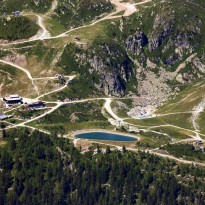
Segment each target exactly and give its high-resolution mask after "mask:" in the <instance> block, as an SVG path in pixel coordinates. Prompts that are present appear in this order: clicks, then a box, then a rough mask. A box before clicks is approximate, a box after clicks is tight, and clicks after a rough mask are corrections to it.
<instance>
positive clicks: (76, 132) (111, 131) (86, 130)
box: [70, 129, 140, 140]
mask: <svg viewBox="0 0 205 205" xmlns="http://www.w3.org/2000/svg"><path fill="white" fill-rule="evenodd" d="M94 132H99V133H108V134H115V135H121V136H127V137H132V138H135V139H136V140H140V137H139V136H136V135H134V134H130V133H124V132H120V131H113V130H103V129H85V130H77V131H72V132H71V133H70V135H71V136H72V137H73V138H74V139H78V138H77V137H76V135H79V134H87V133H94ZM88 140H89V139H88Z"/></svg>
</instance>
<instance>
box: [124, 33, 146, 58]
mask: <svg viewBox="0 0 205 205" xmlns="http://www.w3.org/2000/svg"><path fill="white" fill-rule="evenodd" d="M147 44H148V38H147V36H146V35H145V34H144V33H143V32H136V33H135V34H133V35H130V36H129V37H128V38H127V40H126V49H127V51H130V52H132V53H133V54H138V55H139V54H140V53H141V52H142V50H143V48H144V47H145V46H146V45H147Z"/></svg>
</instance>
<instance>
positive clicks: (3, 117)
mask: <svg viewBox="0 0 205 205" xmlns="http://www.w3.org/2000/svg"><path fill="white" fill-rule="evenodd" d="M11 117H12V115H5V114H3V113H0V120H7V119H9V118H11Z"/></svg>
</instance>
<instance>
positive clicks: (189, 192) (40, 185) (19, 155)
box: [0, 129, 205, 205]
mask: <svg viewBox="0 0 205 205" xmlns="http://www.w3.org/2000/svg"><path fill="white" fill-rule="evenodd" d="M3 138H4V140H5V141H7V144H6V145H5V146H3V147H0V204H2V205H3V204H12V205H13V204H14V205H15V204H61V205H63V204H76V205H77V204H79V205H83V204H85V205H87V204H90V205H91V204H99V205H104V204H112V205H115V204H116V205H119V204H127V205H128V204H142V205H143V204H148V205H149V204H150V205H151V204H164V205H177V204H180V205H183V204H184V205H185V204H200V205H203V204H205V196H204V195H203V193H204V191H205V185H204V182H203V180H202V179H203V178H204V177H205V170H204V169H200V168H196V167H193V166H191V167H189V166H185V165H183V166H177V165H176V164H175V163H174V162H172V161H167V160H164V159H161V158H159V157H156V156H154V155H150V154H148V153H144V152H138V153H133V152H128V151H126V149H123V152H120V151H111V150H110V148H107V149H106V153H104V154H103V153H102V152H101V149H100V148H98V153H97V154H95V155H94V154H93V153H92V151H91V152H89V153H86V154H84V155H82V154H81V153H80V152H79V150H77V149H76V148H75V147H74V146H73V144H72V143H70V142H69V141H68V140H67V139H63V138H58V137H57V136H49V135H47V134H44V133H41V132H38V131H34V132H32V133H30V132H29V131H28V130H27V129H18V130H13V131H9V132H4V133H3ZM184 179H186V180H184Z"/></svg>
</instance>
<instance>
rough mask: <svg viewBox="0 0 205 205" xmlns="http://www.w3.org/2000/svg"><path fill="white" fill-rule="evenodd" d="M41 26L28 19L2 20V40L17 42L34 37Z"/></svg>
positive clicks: (0, 37) (0, 29)
mask: <svg viewBox="0 0 205 205" xmlns="http://www.w3.org/2000/svg"><path fill="white" fill-rule="evenodd" d="M38 30H39V26H38V25H37V24H36V23H35V22H34V21H32V20H30V19H29V18H27V17H24V16H21V17H11V18H10V19H6V18H0V31H1V32H0V39H3V40H9V41H15V40H20V39H28V38H30V37H32V36H34V35H35V34H36V33H37V32H38Z"/></svg>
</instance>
